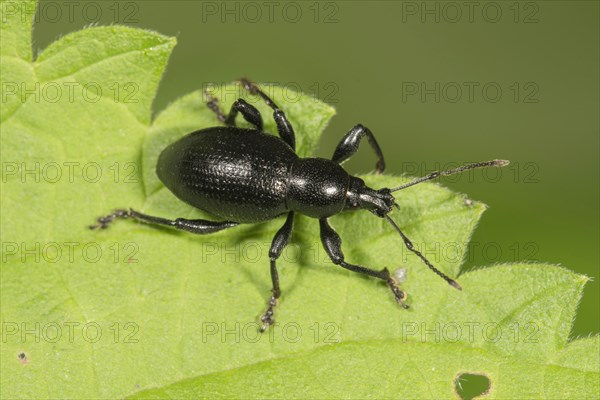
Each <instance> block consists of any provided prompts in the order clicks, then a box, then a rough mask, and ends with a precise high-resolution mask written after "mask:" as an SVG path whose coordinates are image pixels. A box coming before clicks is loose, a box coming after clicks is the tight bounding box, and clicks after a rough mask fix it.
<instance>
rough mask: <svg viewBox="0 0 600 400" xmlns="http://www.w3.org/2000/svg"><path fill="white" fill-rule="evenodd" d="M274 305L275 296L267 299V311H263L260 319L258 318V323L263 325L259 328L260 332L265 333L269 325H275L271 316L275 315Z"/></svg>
mask: <svg viewBox="0 0 600 400" xmlns="http://www.w3.org/2000/svg"><path fill="white" fill-rule="evenodd" d="M276 305H277V298H276V297H275V296H271V299H269V307H268V308H267V311H265V313H264V314H263V315H262V317H260V321H261V322H262V323H263V325H262V327H261V328H260V331H261V332H264V331H266V330H267V328H269V326H270V325H273V324H274V323H275V320H274V319H273V316H274V315H275V306H276Z"/></svg>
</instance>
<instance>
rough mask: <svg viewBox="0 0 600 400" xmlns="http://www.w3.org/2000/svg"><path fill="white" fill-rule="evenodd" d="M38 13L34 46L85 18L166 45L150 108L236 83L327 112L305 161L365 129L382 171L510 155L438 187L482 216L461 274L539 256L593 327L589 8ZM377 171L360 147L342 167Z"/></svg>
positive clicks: (595, 188)
mask: <svg viewBox="0 0 600 400" xmlns="http://www.w3.org/2000/svg"><path fill="white" fill-rule="evenodd" d="M37 19H38V21H37V24H36V27H35V30H34V49H38V50H41V49H43V48H44V47H46V46H47V45H48V44H49V43H51V42H52V41H54V40H55V39H56V38H57V37H58V36H60V35H64V34H66V33H68V32H71V31H74V30H78V29H81V28H83V27H84V26H87V25H90V24H95V23H98V24H103V25H106V24H114V23H118V24H126V25H131V26H135V27H139V28H147V29H152V30H156V31H158V32H160V33H163V34H165V35H171V36H176V37H177V40H178V45H177V46H176V48H175V50H174V52H173V54H172V56H171V60H170V63H169V66H168V68H167V72H166V74H165V76H164V78H163V80H162V83H161V86H160V89H159V92H158V97H157V99H156V102H155V109H154V111H155V113H157V112H159V111H160V110H161V109H163V108H164V107H165V105H167V104H168V103H169V102H171V101H173V100H175V99H176V98H178V97H179V96H182V95H183V94H186V93H188V92H191V91H193V90H196V89H198V88H201V87H202V86H203V85H206V84H207V83H209V82H216V83H222V82H229V81H232V80H234V79H236V78H238V77H241V76H246V77H249V78H251V79H253V80H255V81H257V82H272V83H277V84H281V85H289V86H291V87H292V88H295V89H300V90H302V91H304V92H308V93H312V94H313V95H315V96H316V97H318V98H320V99H322V100H324V101H326V102H328V103H330V104H332V105H333V106H335V107H336V109H337V113H338V114H337V116H336V117H335V118H334V119H333V122H332V123H331V124H330V126H329V127H328V128H327V130H326V133H325V136H324V137H323V138H322V140H321V143H320V150H319V152H318V154H317V155H318V156H323V157H329V156H330V155H331V154H332V152H333V149H334V148H335V145H336V144H337V142H338V141H339V140H340V138H341V137H342V136H343V135H344V133H346V132H347V131H348V130H349V129H350V128H351V127H352V126H353V125H354V124H356V123H362V124H364V125H366V126H368V127H370V128H371V130H372V131H373V132H374V133H375V135H376V137H377V139H378V141H379V143H380V145H381V146H382V148H383V149H384V153H385V155H386V157H387V159H386V161H387V171H388V172H390V173H394V174H402V173H408V174H411V175H424V174H426V173H428V172H431V171H432V170H434V169H437V168H439V167H452V166H455V165H456V164H457V163H463V162H469V161H482V160H487V159H493V158H505V159H509V160H511V161H512V165H511V166H510V167H508V168H506V169H504V170H503V171H502V172H501V175H499V176H497V175H496V174H495V172H496V171H490V173H489V174H487V175H486V174H484V173H482V172H477V173H475V174H472V175H465V176H462V177H459V178H454V179H450V178H447V179H445V180H443V183H444V185H447V186H448V187H450V188H452V189H453V190H456V191H460V192H464V193H468V194H469V196H470V197H471V198H473V199H476V200H481V201H483V202H485V203H487V204H488V205H489V206H490V209H489V210H488V211H487V212H486V214H485V215H484V217H483V219H482V221H481V224H480V226H479V227H478V229H477V231H476V233H475V235H474V237H473V244H472V245H471V248H470V251H469V256H468V259H467V263H466V266H465V269H467V270H468V269H470V268H474V267H477V266H486V265H492V264H494V263H510V262H515V261H521V260H532V261H533V260H540V261H547V262H552V263H556V264H560V265H563V266H565V267H567V268H570V269H572V270H575V271H577V272H579V273H582V274H586V275H589V276H591V277H593V278H595V281H592V282H591V283H590V284H589V285H588V286H587V288H586V289H585V293H584V297H583V300H582V302H581V306H580V312H579V315H578V317H577V320H576V321H575V328H574V331H573V336H585V335H587V334H590V333H597V332H598V331H599V318H598V304H599V289H598V279H597V278H598V276H599V265H600V262H599V237H598V236H599V206H598V205H599V200H598V194H599V165H598V160H599V157H598V154H599V136H600V134H599V131H600V127H599V109H600V107H599V91H600V89H599V82H598V79H599V47H600V46H599V37H600V32H599V3H598V2H597V1H535V2H527V1H523V2H514V1H506V2H505V1H498V2H483V1H482V2H470V3H469V2H421V1H418V2H412V1H405V2H400V1H397V2H396V1H380V2H378V1H343V2H314V1H306V2H279V1H273V2H262V1H258V2H236V1H233V2H216V1H140V2H129V1H123V2H114V1H100V2H98V1H89V2H87V1H76V2H70V3H69V2H65V3H62V2H55V1H42V2H41V4H40V8H39V13H38V16H37ZM291 101H293V99H291ZM284 107H285V106H283V108H284ZM374 161H375V158H374V156H373V155H372V153H371V151H370V149H369V148H368V146H364V148H363V149H361V151H360V154H358V155H357V156H356V157H355V159H353V160H351V161H350V162H348V163H347V164H346V166H347V168H348V169H349V170H350V171H351V172H355V173H358V172H367V171H369V170H371V169H372V168H373V166H374ZM506 295H507V296H510V295H511V294H510V293H507V294H506Z"/></svg>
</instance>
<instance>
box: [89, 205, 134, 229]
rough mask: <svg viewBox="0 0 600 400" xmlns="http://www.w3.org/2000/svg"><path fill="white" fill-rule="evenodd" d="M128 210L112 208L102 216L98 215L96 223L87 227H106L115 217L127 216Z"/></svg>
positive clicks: (128, 215) (128, 214)
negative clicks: (112, 209) (111, 210)
mask: <svg viewBox="0 0 600 400" xmlns="http://www.w3.org/2000/svg"><path fill="white" fill-rule="evenodd" d="M130 211H131V210H121V209H119V210H114V211H113V212H112V213H110V214H108V215H106V216H104V217H100V218H98V219H97V220H96V223H95V224H94V225H90V226H89V228H90V229H106V228H108V225H110V223H111V222H113V221H114V220H115V219H117V218H129V217H130V216H131V215H130Z"/></svg>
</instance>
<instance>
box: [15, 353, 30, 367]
mask: <svg viewBox="0 0 600 400" xmlns="http://www.w3.org/2000/svg"><path fill="white" fill-rule="evenodd" d="M17 360H19V362H20V363H21V364H23V365H26V364H28V363H29V358H27V354H25V352H20V353H19V354H17Z"/></svg>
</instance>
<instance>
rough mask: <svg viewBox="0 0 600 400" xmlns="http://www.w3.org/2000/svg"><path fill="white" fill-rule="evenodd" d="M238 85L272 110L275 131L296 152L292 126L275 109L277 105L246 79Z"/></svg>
mask: <svg viewBox="0 0 600 400" xmlns="http://www.w3.org/2000/svg"><path fill="white" fill-rule="evenodd" d="M240 83H241V84H242V85H243V86H244V88H245V89H246V90H247V91H249V92H250V93H251V94H254V95H257V96H260V97H261V98H262V99H263V100H264V102H265V103H266V104H267V105H268V106H269V107H271V108H272V109H273V119H274V120H275V123H276V124H277V131H278V132H279V136H280V137H281V138H282V139H283V140H284V141H285V142H286V143H287V144H289V145H290V147H291V148H292V149H294V150H296V134H295V133H294V128H293V127H292V124H291V123H290V121H289V120H288V119H287V117H286V116H285V113H284V112H283V111H282V110H281V109H280V108H279V107H277V104H275V102H274V101H273V100H271V98H270V97H269V96H267V95H266V94H265V93H264V92H263V91H262V90H260V89H259V87H258V86H256V85H255V84H254V83H252V82H250V81H249V80H248V79H246V78H241V79H240Z"/></svg>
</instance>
